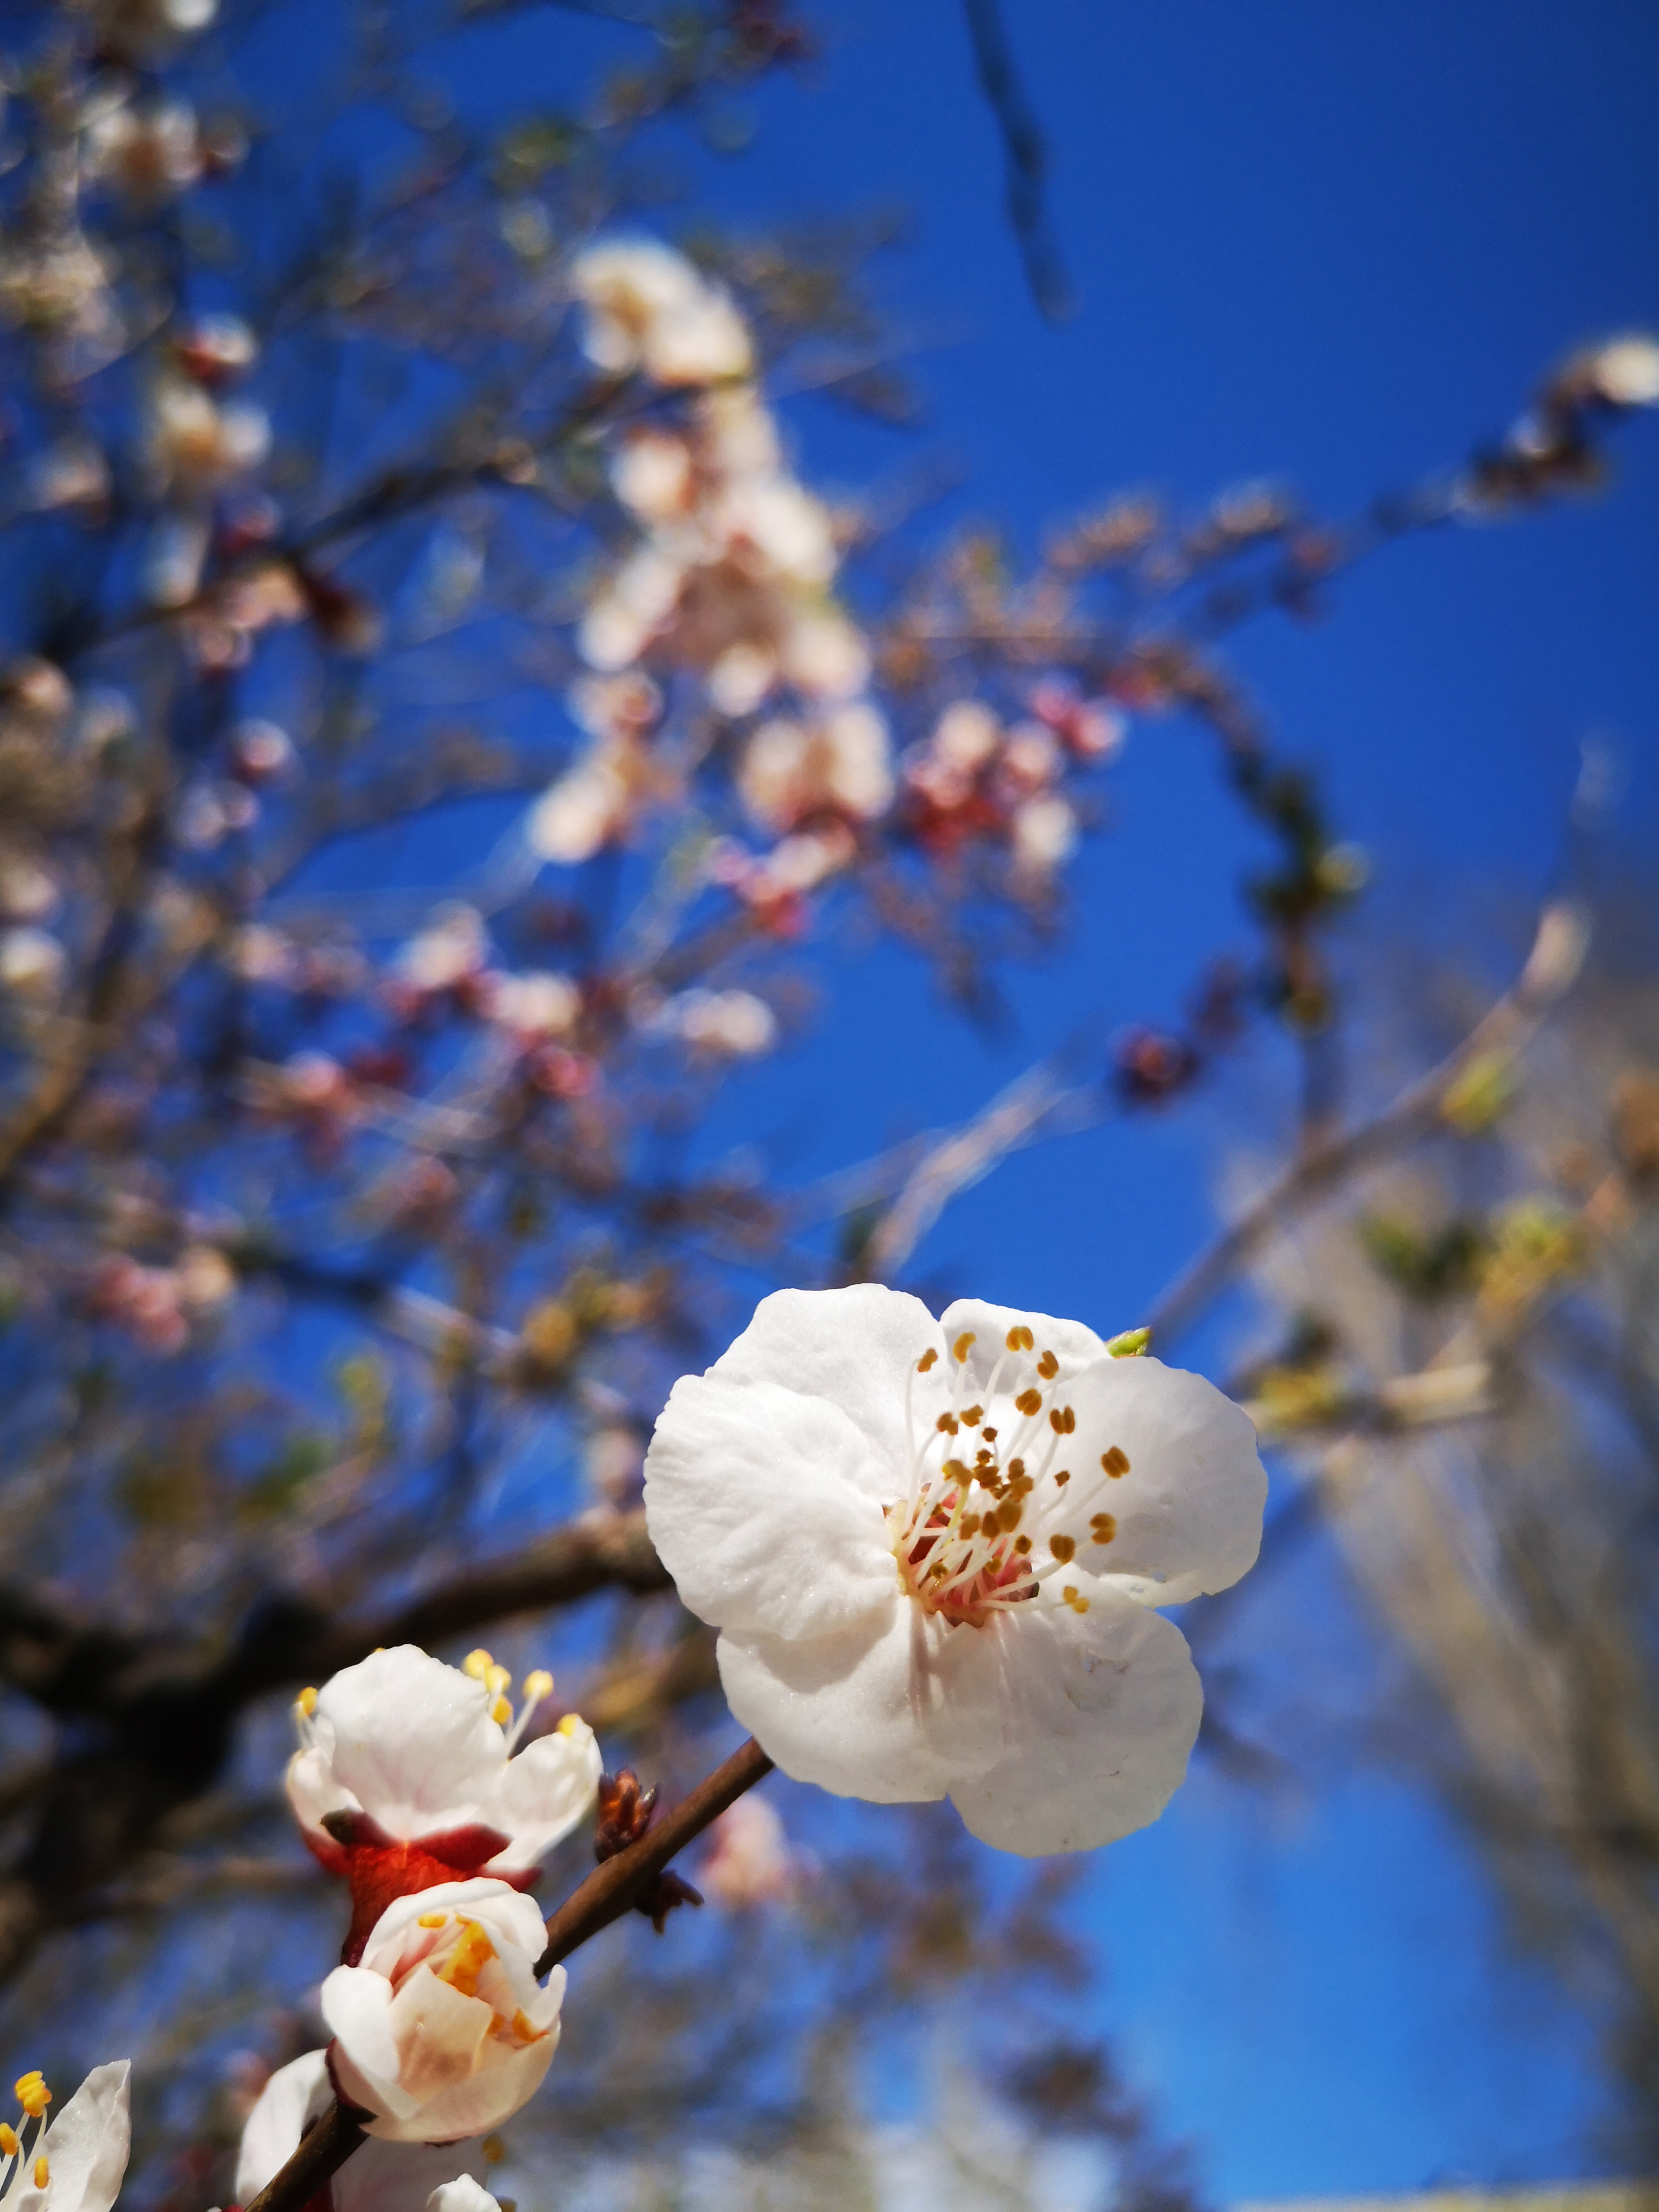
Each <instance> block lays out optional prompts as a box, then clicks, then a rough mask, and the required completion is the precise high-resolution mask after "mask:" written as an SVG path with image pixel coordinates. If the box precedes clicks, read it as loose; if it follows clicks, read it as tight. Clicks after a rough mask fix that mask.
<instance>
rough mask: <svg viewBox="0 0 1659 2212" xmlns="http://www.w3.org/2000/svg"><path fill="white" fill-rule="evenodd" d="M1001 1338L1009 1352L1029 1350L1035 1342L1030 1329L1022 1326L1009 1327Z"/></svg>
mask: <svg viewBox="0 0 1659 2212" xmlns="http://www.w3.org/2000/svg"><path fill="white" fill-rule="evenodd" d="M1003 1342H1004V1343H1005V1344H1006V1346H1007V1347H1008V1349H1009V1351H1010V1352H1029V1351H1030V1349H1031V1346H1033V1345H1034V1344H1035V1343H1036V1337H1034V1336H1033V1335H1032V1334H1031V1332H1030V1329H1029V1328H1024V1327H1019V1328H1011V1329H1010V1330H1009V1332H1008V1334H1007V1335H1006V1336H1005V1337H1004V1338H1003Z"/></svg>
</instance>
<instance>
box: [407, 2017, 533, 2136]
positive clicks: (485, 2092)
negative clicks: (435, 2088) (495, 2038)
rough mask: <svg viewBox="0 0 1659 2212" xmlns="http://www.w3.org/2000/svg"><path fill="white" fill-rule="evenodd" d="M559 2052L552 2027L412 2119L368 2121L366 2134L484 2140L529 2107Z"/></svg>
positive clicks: (436, 2099)
mask: <svg viewBox="0 0 1659 2212" xmlns="http://www.w3.org/2000/svg"><path fill="white" fill-rule="evenodd" d="M558 2047H559V2031H558V2029H557V2028H556V2027H555V2028H553V2029H552V2030H551V2032H550V2033H548V2034H546V2035H544V2036H543V2037H542V2039H540V2041H539V2042H536V2043H530V2044H526V2045H525V2046H524V2048H523V2049H522V2050H521V2051H507V2052H505V2053H504V2054H503V2055H502V2057H501V2059H500V2061H499V2063H496V2064H495V2065H493V2066H489V2067H487V2068H485V2069H484V2070H483V2072H481V2073H477V2074H475V2075H473V2076H472V2078H471V2080H470V2081H460V2082H458V2083H457V2084H456V2086H455V2087H453V2089H447V2090H445V2091H444V2092H443V2093H441V2095H439V2096H437V2097H435V2098H434V2099H433V2100H431V2102H430V2103H428V2104H425V2105H422V2107H421V2109H420V2111H419V2112H418V2113H416V2115H415V2116H414V2117H413V2118H410V2119H406V2120H405V2119H400V2118H397V2117H395V2116H393V2115H390V2114H388V2115H386V2117H384V2118H376V2119H373V2120H370V2121H369V2122H368V2126H367V2129H366V2132H367V2133H368V2135H370V2136H374V2137H377V2138H378V2139H379V2140H380V2142H428V2141H431V2142H459V2140H460V2139H461V2138H462V2137H463V2136H480V2135H483V2134H485V2133H486V2132H487V2131H488V2130H489V2129H491V2128H496V2127H500V2126H501V2124H502V2123H503V2121H506V2120H510V2119H511V2118H512V2117H513V2113H514V2112H518V2111H520V2109H521V2108H522V2107H523V2106H526V2105H527V2104H528V2103H529V2101H530V2100H531V2099H532V2097H533V2096H534V2095H535V2093H536V2092H537V2090H538V2089H539V2088H540V2087H541V2085H542V2081H543V2079H544V2076H545V2075H546V2072H547V2069H548V2068H549V2067H550V2065H551V2064H552V2063H553V2054H554V2052H555V2051H556V2050H557V2049H558Z"/></svg>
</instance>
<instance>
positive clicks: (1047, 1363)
mask: <svg viewBox="0 0 1659 2212" xmlns="http://www.w3.org/2000/svg"><path fill="white" fill-rule="evenodd" d="M1059 1372H1060V1362H1059V1360H1057V1359H1056V1358H1054V1353H1053V1352H1044V1353H1043V1355H1042V1358H1041V1359H1039V1360H1038V1362H1037V1373H1038V1374H1039V1375H1040V1376H1042V1379H1043V1381H1044V1382H1045V1383H1052V1382H1053V1381H1054V1377H1055V1376H1056V1375H1058V1374H1059Z"/></svg>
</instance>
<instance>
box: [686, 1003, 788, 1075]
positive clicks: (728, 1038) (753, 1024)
mask: <svg viewBox="0 0 1659 2212" xmlns="http://www.w3.org/2000/svg"><path fill="white" fill-rule="evenodd" d="M661 1019H662V1022H663V1024H664V1026H665V1028H668V1029H671V1030H674V1031H675V1032H676V1034H677V1035H678V1036H680V1037H681V1038H683V1039H684V1042H686V1043H687V1044H688V1045H690V1048H691V1049H692V1050H693V1051H694V1052H701V1053H707V1054H709V1055H710V1056H711V1057H714V1058H716V1059H731V1060H753V1059H757V1058H758V1057H759V1056H760V1054H763V1053H768V1052H770V1051H771V1049H772V1048H773V1046H774V1045H775V1043H776V1042H777V1038H778V1018H777V1016H776V1015H775V1013H774V1012H772V1009H771V1008H770V1006H768V1005H767V1003H766V1001H765V1000H764V999H757V997H756V996H755V994H754V993H753V992H752V991H709V990H702V989H698V990H692V991H683V992H681V994H680V995H679V996H678V998H677V999H671V1000H669V1001H668V1004H667V1005H666V1006H665V1007H664V1008H663V1010H662V1016H661Z"/></svg>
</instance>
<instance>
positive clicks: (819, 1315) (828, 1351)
mask: <svg viewBox="0 0 1659 2212" xmlns="http://www.w3.org/2000/svg"><path fill="white" fill-rule="evenodd" d="M944 1348H945V1338H944V1334H943V1332H942V1331H941V1329H940V1328H939V1323H938V1322H936V1321H935V1320H934V1318H933V1315H932V1314H931V1313H929V1312H928V1310H927V1307H926V1306H925V1305H923V1304H922V1302H921V1299H920V1298H914V1297H910V1295H909V1294H908V1291H890V1290H888V1289H886V1288H885V1287H884V1285H881V1284H879V1283H851V1284H848V1285H844V1286H843V1287H842V1288H841V1289H839V1290H833V1291H773V1292H772V1294H771V1296H770V1297H764V1298H763V1299H762V1300H761V1302H760V1304H758V1305H757V1307H756V1309H755V1313H754V1318H753V1319H752V1320H751V1321H750V1324H749V1326H748V1328H745V1329H744V1332H743V1334H742V1335H741V1336H739V1337H738V1338H737V1339H736V1340H735V1341H734V1342H733V1343H732V1344H731V1345H730V1346H728V1347H727V1349H726V1351H725V1352H722V1353H721V1354H720V1358H718V1359H717V1360H716V1361H715V1362H714V1365H713V1366H712V1367H711V1368H710V1369H709V1370H708V1372H709V1374H710V1375H711V1376H720V1378H721V1379H722V1381H725V1382H730V1383H780V1384H781V1385H782V1387H783V1388H784V1389H786V1390H794V1391H798V1392H799V1394H800V1395H802V1396H803V1397H809V1398H827V1399H828V1400H829V1401H830V1403H831V1404H832V1405H835V1406H839V1407H840V1408H841V1410H842V1413H845V1414H846V1415H847V1417H848V1419H849V1420H851V1421H852V1422H853V1423H854V1425H855V1426H856V1427H858V1428H859V1429H860V1430H861V1431H863V1433H864V1435H865V1436H866V1437H868V1439H869V1441H870V1443H871V1444H872V1447H873V1449H874V1452H875V1463H876V1465H877V1467H878V1468H879V1469H880V1470H882V1479H883V1480H892V1476H896V1477H898V1478H901V1479H902V1476H903V1475H904V1474H906V1473H908V1468H909V1465H910V1438H909V1436H908V1432H907V1431H906V1428H905V1422H904V1392H905V1381H906V1376H907V1374H908V1373H910V1372H911V1370H914V1369H915V1364H916V1362H917V1361H918V1360H919V1359H920V1358H921V1357H922V1356H923V1354H924V1353H925V1352H930V1351H931V1352H941V1353H942V1352H943V1351H944ZM942 1366H943V1363H942V1362H941V1364H940V1365H939V1366H938V1367H935V1368H934V1369H933V1372H932V1374H931V1375H927V1376H921V1375H918V1376H915V1380H914V1383H912V1386H911V1387H912V1389H913V1392H914V1400H915V1409H916V1417H917V1433H918V1435H921V1433H922V1431H923V1430H924V1429H926V1428H931V1427H932V1426H933V1419H934V1417H935V1415H936V1414H937V1413H939V1410H940V1408H941V1407H943V1406H944V1405H945V1404H946V1403H948V1396H947V1393H946V1390H945V1388H944V1387H943V1378H942ZM888 1470H892V1476H890V1475H889V1474H888ZM895 1494H896V1491H895V1489H893V1488H888V1489H886V1490H885V1491H884V1492H883V1497H882V1502H883V1503H886V1502H887V1500H888V1499H889V1498H891V1497H892V1496H894V1495H895Z"/></svg>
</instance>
